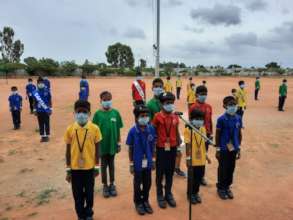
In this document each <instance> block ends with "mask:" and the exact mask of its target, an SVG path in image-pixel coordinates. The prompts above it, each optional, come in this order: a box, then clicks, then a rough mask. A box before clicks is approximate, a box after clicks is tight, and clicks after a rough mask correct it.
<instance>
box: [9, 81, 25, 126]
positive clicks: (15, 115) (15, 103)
mask: <svg viewBox="0 0 293 220" xmlns="http://www.w3.org/2000/svg"><path fill="white" fill-rule="evenodd" d="M8 101H9V108H10V112H11V115H12V121H13V125H14V130H17V129H20V124H21V110H22V97H21V95H19V94H18V92H17V87H16V86H12V87H11V95H10V96H9V98H8Z"/></svg>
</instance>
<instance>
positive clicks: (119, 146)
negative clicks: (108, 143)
mask: <svg viewBox="0 0 293 220" xmlns="http://www.w3.org/2000/svg"><path fill="white" fill-rule="evenodd" d="M120 151H121V144H119V143H118V144H117V153H120Z"/></svg>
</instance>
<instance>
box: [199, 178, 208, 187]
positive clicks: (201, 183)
mask: <svg viewBox="0 0 293 220" xmlns="http://www.w3.org/2000/svg"><path fill="white" fill-rule="evenodd" d="M200 185H202V186H207V185H208V182H207V181H206V179H205V178H204V177H203V178H202V179H201V182H200Z"/></svg>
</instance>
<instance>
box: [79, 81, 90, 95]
mask: <svg viewBox="0 0 293 220" xmlns="http://www.w3.org/2000/svg"><path fill="white" fill-rule="evenodd" d="M79 87H80V90H82V88H85V90H86V94H87V96H88V95H89V93H90V88H89V83H88V81H87V80H86V79H82V80H80V83H79Z"/></svg>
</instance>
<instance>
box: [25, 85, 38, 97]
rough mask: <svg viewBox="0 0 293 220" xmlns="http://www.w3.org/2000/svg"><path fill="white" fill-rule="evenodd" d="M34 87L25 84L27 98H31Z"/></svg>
mask: <svg viewBox="0 0 293 220" xmlns="http://www.w3.org/2000/svg"><path fill="white" fill-rule="evenodd" d="M36 88H37V87H36V86H35V85H34V84H27V85H26V87H25V89H26V95H27V96H28V97H32V96H33V92H34V91H35V90H36Z"/></svg>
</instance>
